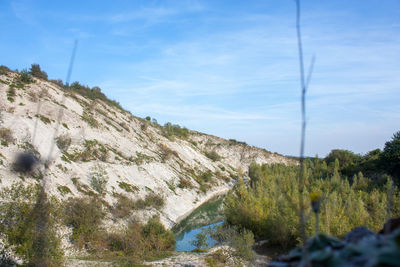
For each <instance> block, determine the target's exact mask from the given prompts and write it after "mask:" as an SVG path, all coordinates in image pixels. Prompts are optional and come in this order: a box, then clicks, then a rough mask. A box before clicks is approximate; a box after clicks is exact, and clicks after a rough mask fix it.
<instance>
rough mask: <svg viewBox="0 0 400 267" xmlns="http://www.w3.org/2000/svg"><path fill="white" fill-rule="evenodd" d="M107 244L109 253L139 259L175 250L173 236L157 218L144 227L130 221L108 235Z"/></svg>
mask: <svg viewBox="0 0 400 267" xmlns="http://www.w3.org/2000/svg"><path fill="white" fill-rule="evenodd" d="M107 242H108V248H109V249H110V250H111V251H117V252H121V254H122V255H129V256H138V257H139V258H151V256H152V255H158V254H160V252H162V251H172V250H174V249H175V236H174V234H173V233H172V231H170V230H166V229H165V227H164V226H163V225H162V224H161V222H160V218H159V217H153V218H151V219H150V220H149V221H148V222H147V223H146V224H145V225H142V224H140V223H137V222H133V221H131V222H130V223H129V224H128V226H127V227H126V228H124V229H123V230H122V231H120V232H114V233H110V234H108V235H107Z"/></svg>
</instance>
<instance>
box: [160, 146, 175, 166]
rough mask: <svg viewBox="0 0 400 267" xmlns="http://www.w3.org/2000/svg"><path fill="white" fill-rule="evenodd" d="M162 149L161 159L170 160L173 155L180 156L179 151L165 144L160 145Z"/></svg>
mask: <svg viewBox="0 0 400 267" xmlns="http://www.w3.org/2000/svg"><path fill="white" fill-rule="evenodd" d="M160 150H161V161H162V162H166V161H167V160H169V159H170V158H171V157H172V156H175V157H178V153H177V152H176V151H175V150H172V149H171V148H169V147H168V146H166V145H165V144H163V145H160Z"/></svg>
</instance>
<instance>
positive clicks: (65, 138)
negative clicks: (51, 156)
mask: <svg viewBox="0 0 400 267" xmlns="http://www.w3.org/2000/svg"><path fill="white" fill-rule="evenodd" d="M56 144H57V147H58V148H59V149H60V150H61V151H67V150H68V148H69V146H70V145H71V137H70V136H69V135H68V134H64V135H60V136H58V137H57V138H56Z"/></svg>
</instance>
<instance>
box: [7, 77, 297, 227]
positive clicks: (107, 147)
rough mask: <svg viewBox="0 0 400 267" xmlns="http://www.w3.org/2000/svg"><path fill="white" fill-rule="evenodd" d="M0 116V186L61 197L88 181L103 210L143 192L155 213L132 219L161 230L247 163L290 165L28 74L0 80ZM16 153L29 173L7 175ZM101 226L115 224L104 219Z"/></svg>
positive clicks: (80, 190) (85, 190) (225, 186)
mask: <svg viewBox="0 0 400 267" xmlns="http://www.w3.org/2000/svg"><path fill="white" fill-rule="evenodd" d="M92 90H93V89H92ZM0 111H1V114H0V131H1V136H2V144H1V146H0V152H1V154H0V159H1V161H0V180H1V183H0V187H1V188H4V187H7V186H10V185H11V184H12V183H15V182H22V183H26V184H29V183H37V182H41V183H42V184H43V185H44V186H45V190H46V191H47V192H48V193H49V194H50V195H52V196H55V197H56V198H58V199H60V200H64V199H67V198H69V197H77V196H82V195H85V194H86V195H87V194H89V195H90V194H97V193H98V192H96V190H95V189H96V188H94V185H93V181H92V180H93V177H95V178H101V179H102V181H105V184H104V196H103V198H104V199H105V201H107V202H108V203H109V204H110V205H112V204H113V203H115V202H116V199H115V196H116V195H118V194H123V195H127V196H129V197H131V198H133V199H140V198H142V199H143V198H145V197H146V196H147V195H149V194H151V193H155V194H157V195H160V196H162V197H163V199H164V201H165V205H164V206H163V207H162V208H159V209H157V208H155V207H147V208H145V209H142V210H136V211H134V212H133V213H132V216H135V217H136V218H139V219H141V220H143V221H146V220H147V219H148V218H150V217H151V216H153V215H154V214H159V215H160V218H161V221H162V223H163V224H164V225H165V226H166V227H168V228H171V227H172V226H173V225H175V224H176V223H177V222H178V221H179V220H181V219H182V218H184V217H185V216H186V215H187V214H189V213H190V212H191V211H192V210H193V209H195V208H196V207H198V206H199V205H201V204H202V203H204V202H205V201H207V200H208V199H209V198H211V197H213V196H215V195H216V194H220V193H223V192H226V191H227V190H229V188H231V187H232V186H233V185H234V184H235V180H236V179H237V178H238V177H239V176H242V175H245V172H246V170H247V169H248V166H249V164H250V163H251V162H252V161H255V162H257V163H285V164H288V163H293V162H294V161H293V160H292V159H289V158H287V157H284V156H281V155H279V154H275V153H271V152H268V151H266V150H263V149H259V148H256V147H251V146H248V145H246V144H244V143H241V142H237V141H235V140H225V139H222V138H219V137H215V136H211V135H207V134H203V133H199V132H196V131H187V135H186V136H185V137H180V136H174V135H168V134H166V132H165V127H163V126H160V125H158V124H157V123H154V122H150V121H148V120H145V119H142V118H138V117H135V116H133V115H132V114H130V113H129V112H127V111H125V110H123V109H120V108H119V106H118V105H111V104H110V103H109V102H106V101H102V100H99V99H88V98H85V97H83V96H82V95H81V94H79V93H76V92H74V91H71V90H67V89H65V88H62V87H60V86H59V85H57V84H55V83H52V82H49V81H45V80H40V79H37V78H33V77H32V82H31V83H23V82H21V81H19V80H18V73H14V72H7V73H4V74H1V75H0ZM59 118H60V119H59ZM178 129H179V127H178ZM55 144H56V145H55ZM24 150H29V151H34V153H35V155H36V157H37V158H38V159H39V164H37V165H36V167H35V170H34V171H32V172H30V173H29V174H26V173H25V174H24V173H21V172H16V171H14V170H13V163H14V162H15V158H16V156H17V155H18V153H20V152H21V151H24ZM45 166H47V167H48V168H47V169H45ZM119 223H124V221H119ZM109 225H110V226H115V225H118V222H115V220H111V218H110V220H109Z"/></svg>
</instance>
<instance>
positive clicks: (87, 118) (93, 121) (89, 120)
mask: <svg viewBox="0 0 400 267" xmlns="http://www.w3.org/2000/svg"><path fill="white" fill-rule="evenodd" d="M81 119H82V120H83V121H85V122H87V124H88V125H89V126H90V127H93V128H98V127H99V122H98V121H97V120H96V119H95V118H93V115H92V114H90V113H89V112H87V111H84V112H83V115H82V116H81Z"/></svg>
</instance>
